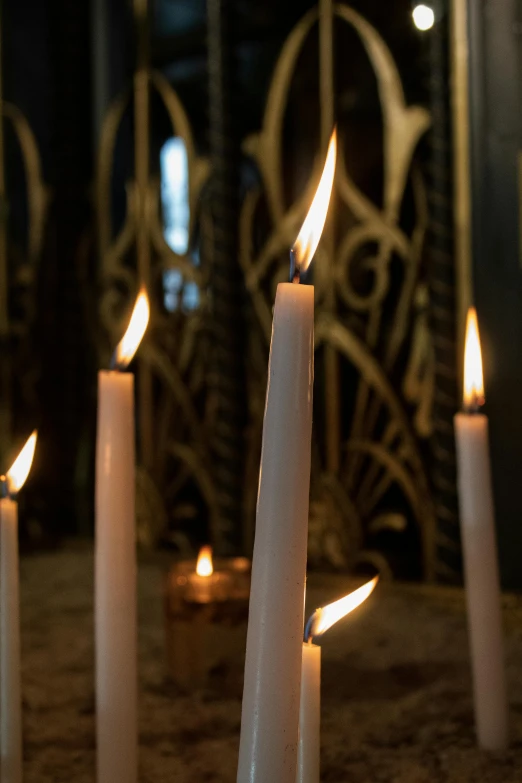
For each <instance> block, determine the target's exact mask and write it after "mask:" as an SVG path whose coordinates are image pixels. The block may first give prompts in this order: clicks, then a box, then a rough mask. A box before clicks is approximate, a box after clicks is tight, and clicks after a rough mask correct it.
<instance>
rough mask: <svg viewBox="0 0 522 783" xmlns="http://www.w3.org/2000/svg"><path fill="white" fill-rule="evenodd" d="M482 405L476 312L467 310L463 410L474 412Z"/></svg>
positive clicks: (480, 355)
mask: <svg viewBox="0 0 522 783" xmlns="http://www.w3.org/2000/svg"><path fill="white" fill-rule="evenodd" d="M483 404H484V379H483V374H482V353H481V350H480V336H479V328H478V320H477V311H476V310H475V308H474V307H470V308H469V310H468V317H467V320H466V342H465V347H464V408H466V409H467V410H476V409H477V408H478V407H479V406H480V405H483Z"/></svg>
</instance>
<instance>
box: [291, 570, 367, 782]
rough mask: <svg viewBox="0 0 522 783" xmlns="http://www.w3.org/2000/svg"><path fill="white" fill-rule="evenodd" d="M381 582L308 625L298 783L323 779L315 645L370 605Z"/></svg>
mask: <svg viewBox="0 0 522 783" xmlns="http://www.w3.org/2000/svg"><path fill="white" fill-rule="evenodd" d="M378 580H379V577H378V576H376V577H374V578H373V579H371V580H370V581H369V582H367V583H366V584H364V585H362V587H359V588H358V589H357V590H354V591H353V592H352V593H349V594H348V595H346V596H344V598H340V599H339V600H338V601H334V602H333V603H332V604H328V606H323V607H322V608H320V609H316V610H315V612H314V613H313V615H312V616H311V617H310V619H309V620H308V622H307V624H306V629H305V640H304V644H303V671H302V676H301V706H300V712H299V752H298V757H297V778H296V780H297V783H319V779H320V766H321V756H320V735H321V648H320V647H319V645H317V644H313V640H314V639H316V638H317V637H319V636H322V634H323V633H324V632H325V631H327V630H328V629H329V628H331V627H332V625H334V623H336V622H338V621H339V620H341V619H342V618H343V617H346V615H347V614H350V612H353V610H354V609H357V607H358V606H360V605H361V604H362V603H363V601H366V599H367V598H368V596H369V595H370V594H371V593H372V592H373V590H374V588H375V585H376V584H377V582H378Z"/></svg>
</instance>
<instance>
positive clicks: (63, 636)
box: [21, 550, 522, 783]
mask: <svg viewBox="0 0 522 783" xmlns="http://www.w3.org/2000/svg"><path fill="white" fill-rule="evenodd" d="M165 570H166V563H163V562H161V561H159V560H149V561H147V562H143V563H142V564H141V565H140V574H139V592H140V607H139V612H140V662H139V665H140V680H141V683H140V684H141V699H140V781H142V782H143V783H164V782H165V783H166V782H167V781H168V782H169V783H233V782H234V781H235V779H236V778H235V773H236V757H237V749H238V737H239V724H240V710H241V701H240V691H241V686H240V678H239V676H236V677H230V676H229V677H228V679H227V681H226V683H225V682H224V681H223V679H222V678H220V677H219V675H218V674H217V675H216V677H215V679H214V681H213V684H212V687H209V688H208V689H207V690H206V691H205V692H204V693H200V694H198V695H193V696H182V695H180V694H179V693H177V692H176V690H175V688H174V687H173V686H172V685H171V684H169V683H168V681H167V679H166V666H165V644H164V625H163V606H162V579H163V574H164V572H165ZM21 578H22V622H23V629H22V631H23V637H22V645H23V678H24V679H23V693H24V743H25V746H24V755H25V769H24V773H25V783H70V781H74V783H93V781H94V758H95V741H94V693H93V619H92V588H93V580H92V556H91V554H90V553H89V552H88V551H87V552H86V551H77V550H74V551H67V552H62V553H57V554H51V555H41V556H35V557H31V558H27V559H24V560H23V561H22V566H21ZM349 589H351V587H350V585H349V583H348V582H347V581H346V580H345V579H342V578H340V577H314V576H312V577H311V579H310V587H309V591H308V593H309V599H310V605H311V608H312V609H313V608H314V605H315V606H317V605H320V604H321V603H323V602H324V601H328V600H332V599H334V598H337V597H339V596H340V595H342V594H343V593H344V592H347V591H349ZM504 604H505V621H506V631H507V650H508V664H509V666H508V676H509V692H510V699H511V715H512V725H513V745H512V749H511V750H510V751H509V753H507V754H506V755H501V756H494V755H488V754H486V753H482V752H480V751H478V750H477V749H476V748H475V746H474V736H473V718H472V704H471V695H470V675H469V667H468V654H467V640H466V629H465V614H464V603H463V594H462V592H461V591H460V590H452V589H439V588H425V587H415V586H401V585H391V584H381V585H380V586H378V588H377V590H376V592H375V593H374V595H373V596H372V597H371V598H370V599H369V601H368V602H367V605H366V606H364V607H362V608H361V609H360V610H358V612H357V613H356V614H355V615H354V616H353V617H352V618H351V619H350V620H349V621H348V620H346V621H345V622H344V623H342V624H339V626H337V627H336V628H333V629H331V630H330V631H329V632H328V634H327V635H326V636H325V637H324V639H323V643H322V646H323V713H322V718H323V730H322V776H321V778H322V781H323V783H346V782H347V781H350V783H369V782H370V781H371V782H372V783H381V782H382V783H384V782H386V783H428V782H429V783H461V782H463V781H470V782H471V781H473V782H474V783H476V782H478V781H480V782H481V783H497V782H498V783H501V782H502V783H515V781H519V780H520V776H521V774H522V773H521V770H522V745H521V738H522V663H521V661H522V622H521V621H522V600H521V599H520V598H518V597H514V596H506V597H505V599H504ZM115 783H124V781H121V782H120V781H115ZM267 783H268V781H267ZM274 783H275V781H274Z"/></svg>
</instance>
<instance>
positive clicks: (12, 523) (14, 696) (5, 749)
mask: <svg viewBox="0 0 522 783" xmlns="http://www.w3.org/2000/svg"><path fill="white" fill-rule="evenodd" d="M0 739H1V741H0V759H1V762H0V780H1V781H2V783H21V781H22V695H21V675H20V581H19V562H18V504H17V503H16V502H15V501H14V500H10V499H9V498H4V499H2V500H1V501H0Z"/></svg>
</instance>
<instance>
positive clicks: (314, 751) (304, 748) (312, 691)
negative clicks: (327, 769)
mask: <svg viewBox="0 0 522 783" xmlns="http://www.w3.org/2000/svg"><path fill="white" fill-rule="evenodd" d="M320 744H321V648H320V647H319V645H317V644H312V642H305V643H304V644H303V664H302V671H301V705H300V710H299V751H298V756H297V777H296V780H297V783H319V779H320V769H321V754H320Z"/></svg>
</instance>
